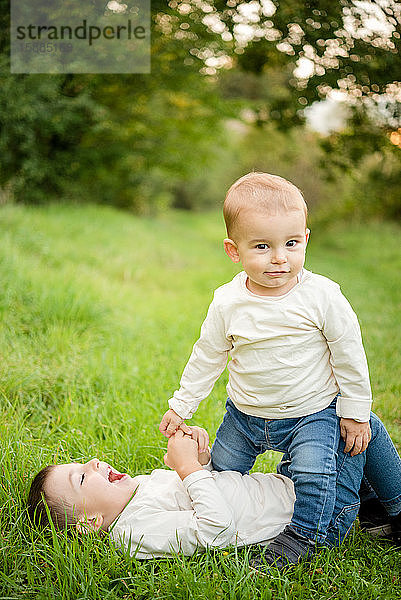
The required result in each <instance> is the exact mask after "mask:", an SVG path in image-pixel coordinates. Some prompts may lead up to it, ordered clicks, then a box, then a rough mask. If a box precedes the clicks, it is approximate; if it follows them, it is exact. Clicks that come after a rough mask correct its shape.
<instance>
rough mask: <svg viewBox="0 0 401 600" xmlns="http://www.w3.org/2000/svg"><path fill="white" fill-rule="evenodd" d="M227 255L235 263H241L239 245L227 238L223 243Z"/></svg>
mask: <svg viewBox="0 0 401 600" xmlns="http://www.w3.org/2000/svg"><path fill="white" fill-rule="evenodd" d="M223 244H224V250H225V253H226V254H227V256H228V257H229V258H231V260H232V261H233V262H234V263H239V262H240V260H241V259H240V257H239V252H238V248H237V244H236V243H235V242H233V241H232V240H230V238H226V239H225V240H224V242H223Z"/></svg>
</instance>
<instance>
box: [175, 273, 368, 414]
mask: <svg viewBox="0 0 401 600" xmlns="http://www.w3.org/2000/svg"><path fill="white" fill-rule="evenodd" d="M246 279H247V275H246V273H245V272H244V271H242V272H241V273H239V274H238V275H236V277H234V279H233V280H232V281H231V282H230V283H227V284H225V285H223V286H221V287H220V288H218V289H217V290H216V292H215V294H214V298H213V301H212V303H211V305H210V307H209V311H208V314H207V316H206V319H205V321H204V323H203V325H202V328H201V334H200V338H199V340H198V341H197V342H196V343H195V345H194V347H193V351H192V354H191V356H190V359H189V361H188V363H187V365H186V367H185V369H184V372H183V375H182V378H181V383H180V389H179V390H178V391H176V392H175V393H174V396H173V398H171V399H170V401H169V405H170V408H172V409H173V410H175V412H176V413H177V414H179V415H180V416H181V417H182V418H184V419H187V418H190V417H191V416H192V415H193V414H194V412H195V411H196V409H197V407H198V405H199V403H200V402H201V400H203V399H204V398H206V396H208V395H209V394H210V392H211V390H212V388H213V385H214V383H215V382H216V380H217V379H218V377H219V376H220V374H221V373H222V371H223V370H224V368H225V366H226V364H227V359H228V357H229V356H230V357H231V360H230V361H229V362H228V372H229V380H228V385H227V393H228V395H229V397H230V398H231V400H232V401H233V402H234V404H235V406H236V407H237V408H238V409H239V410H240V411H242V412H244V413H246V414H249V415H253V416H256V417H262V418H266V419H283V418H292V417H301V416H305V415H309V414H312V413H315V412H318V411H320V410H323V409H324V408H326V407H327V406H328V405H329V404H330V403H331V401H332V400H333V398H334V397H335V396H336V394H337V393H338V392H340V393H341V396H340V397H339V398H338V400H337V414H338V416H340V417H346V418H352V419H355V420H356V421H360V422H365V421H368V420H369V417H370V408H371V390H370V382H369V373H368V366H367V361H366V356H365V352H364V349H363V345H362V339H361V332H360V328H359V324H358V320H357V317H356V315H355V313H354V311H353V310H352V308H351V306H350V304H349V303H348V301H347V300H346V298H345V297H344V296H343V295H342V293H341V291H340V287H339V285H338V284H336V283H334V282H333V281H331V280H330V279H327V277H323V276H322V275H316V274H314V273H312V272H310V271H307V270H306V269H303V271H302V272H301V274H300V277H299V280H298V282H297V284H296V285H295V286H294V287H293V288H292V289H291V290H290V291H289V292H288V293H287V294H285V295H283V296H257V295H255V294H253V293H252V292H250V291H249V290H248V288H247V287H246Z"/></svg>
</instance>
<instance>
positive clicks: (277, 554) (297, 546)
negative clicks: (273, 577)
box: [250, 525, 315, 575]
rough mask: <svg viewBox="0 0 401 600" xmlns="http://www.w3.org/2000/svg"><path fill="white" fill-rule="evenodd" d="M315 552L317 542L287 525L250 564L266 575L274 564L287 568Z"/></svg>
mask: <svg viewBox="0 0 401 600" xmlns="http://www.w3.org/2000/svg"><path fill="white" fill-rule="evenodd" d="M314 552H315V542H314V541H312V540H309V539H308V538H306V537H304V536H303V535H300V534H299V533H297V532H296V531H294V530H293V529H292V528H291V526H289V525H287V527H286V528H285V529H284V531H282V532H281V533H280V534H279V535H278V536H277V537H276V538H275V539H274V540H273V541H272V542H271V543H270V544H269V545H268V546H267V547H266V549H265V550H264V551H263V552H262V553H261V554H260V555H259V556H258V557H256V558H254V559H253V560H251V561H250V566H251V569H252V570H253V571H257V572H258V573H260V574H262V575H265V574H266V573H267V572H268V571H269V567H272V566H274V567H277V568H278V569H285V568H287V567H290V566H292V565H296V564H297V563H299V562H300V561H301V560H305V559H307V560H311V558H312V556H313V554H314Z"/></svg>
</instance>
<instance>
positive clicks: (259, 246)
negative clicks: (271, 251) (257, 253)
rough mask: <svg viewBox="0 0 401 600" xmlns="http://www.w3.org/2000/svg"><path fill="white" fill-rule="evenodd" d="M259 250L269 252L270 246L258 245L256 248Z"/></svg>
mask: <svg viewBox="0 0 401 600" xmlns="http://www.w3.org/2000/svg"><path fill="white" fill-rule="evenodd" d="M255 247H256V248H257V249H258V250H267V249H268V247H269V246H268V245H267V244H256V246H255Z"/></svg>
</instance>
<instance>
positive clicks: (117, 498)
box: [46, 458, 136, 529]
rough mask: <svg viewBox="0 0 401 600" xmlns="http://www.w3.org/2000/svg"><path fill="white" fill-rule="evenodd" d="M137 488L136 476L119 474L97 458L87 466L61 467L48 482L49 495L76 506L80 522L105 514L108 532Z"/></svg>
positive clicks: (47, 490) (75, 512)
mask: <svg viewBox="0 0 401 600" xmlns="http://www.w3.org/2000/svg"><path fill="white" fill-rule="evenodd" d="M135 487H136V483H135V480H134V479H133V478H132V477H130V476H129V475H126V474H123V473H119V472H118V471H116V470H115V469H113V468H112V467H111V466H110V465H108V464H107V463H105V462H101V461H99V460H98V459H97V458H94V459H92V460H90V461H88V462H87V463H84V464H80V463H68V464H64V465H57V466H56V467H55V468H54V469H53V470H52V471H51V472H50V474H49V477H48V479H47V482H46V492H47V493H48V494H50V496H51V498H53V499H55V500H56V499H58V498H59V499H60V500H61V501H64V502H65V503H67V504H69V505H70V506H74V507H75V508H74V514H75V516H76V518H77V520H78V519H80V518H81V517H85V516H86V517H87V518H88V519H90V518H92V517H94V516H96V515H101V516H102V517H103V522H102V528H103V529H107V528H108V527H109V525H110V524H111V523H112V522H113V521H114V519H115V518H116V517H117V516H118V515H119V514H120V512H121V511H122V510H123V508H124V507H125V505H126V504H127V503H128V502H129V500H130V498H131V496H132V494H133V493H134V491H135Z"/></svg>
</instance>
